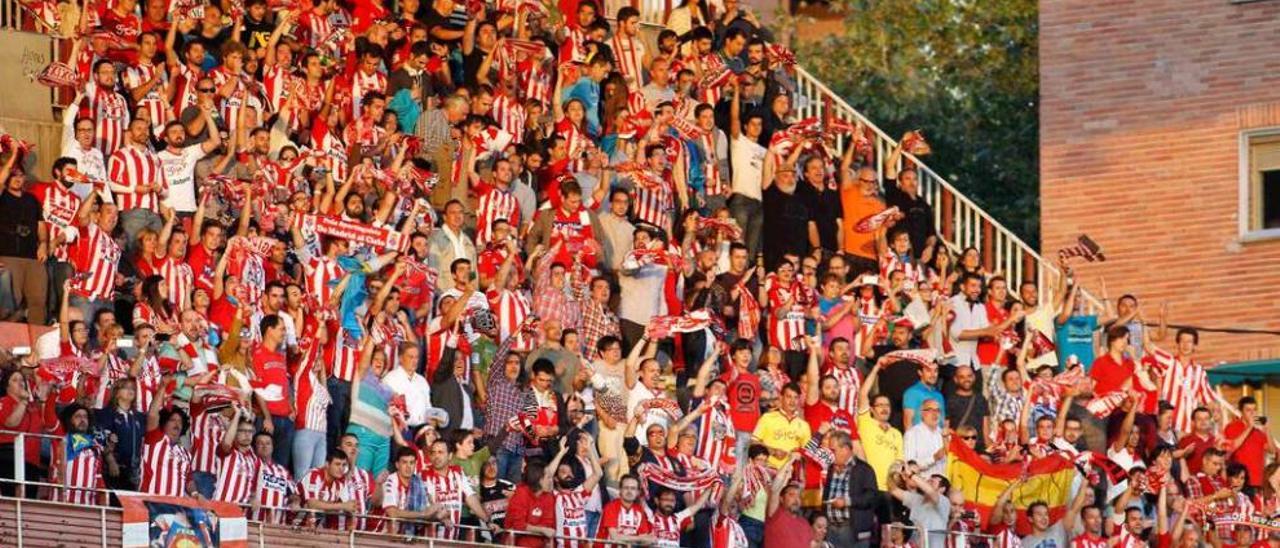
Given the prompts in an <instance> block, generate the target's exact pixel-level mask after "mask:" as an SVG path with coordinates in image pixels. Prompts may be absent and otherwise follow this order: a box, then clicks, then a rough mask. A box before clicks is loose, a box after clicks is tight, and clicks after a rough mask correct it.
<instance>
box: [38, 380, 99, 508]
mask: <svg viewBox="0 0 1280 548" xmlns="http://www.w3.org/2000/svg"><path fill="white" fill-rule="evenodd" d="M58 419H59V421H60V422H61V425H62V428H63V430H64V431H65V434H66V435H65V436H64V437H63V443H65V444H66V445H65V449H63V448H60V447H58V446H57V445H56V444H55V445H54V451H53V454H54V463H53V466H51V467H50V470H52V477H51V478H50V481H51V482H53V483H61V484H62V485H63V486H64V487H66V489H64V490H62V491H61V493H62V494H61V496H60V497H59V498H58V500H60V501H62V502H69V503H72V504H80V505H100V504H105V503H106V500H105V498H106V497H105V496H104V495H103V494H102V492H101V491H98V490H100V489H104V488H105V484H104V483H103V480H102V465H103V459H102V447H100V446H99V445H98V442H97V441H96V440H95V439H94V437H93V434H92V433H91V432H89V410H88V409H86V408H85V407H84V406H82V405H80V404H78V403H72V404H71V405H68V406H67V407H65V408H63V410H62V412H61V413H59V414H58Z"/></svg>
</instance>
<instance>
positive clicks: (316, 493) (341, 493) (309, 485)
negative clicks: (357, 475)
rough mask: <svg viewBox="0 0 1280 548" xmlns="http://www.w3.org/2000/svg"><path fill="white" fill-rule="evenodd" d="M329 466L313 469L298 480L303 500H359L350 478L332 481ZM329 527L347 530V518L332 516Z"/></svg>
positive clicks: (329, 519)
mask: <svg viewBox="0 0 1280 548" xmlns="http://www.w3.org/2000/svg"><path fill="white" fill-rule="evenodd" d="M327 469H328V466H319V467H316V468H312V469H311V471H309V472H307V474H306V475H305V476H303V477H302V478H301V479H299V480H298V490H299V491H301V492H302V499H303V500H316V501H322V502H350V501H354V500H357V498H356V494H355V491H354V490H353V489H352V487H353V486H352V484H351V482H350V481H348V478H341V479H336V480H335V479H331V478H330V477H329V474H328V472H327V471H326V470H327ZM327 521H328V524H327V525H328V526H330V527H336V528H339V529H345V528H346V527H347V525H346V524H347V516H330V517H329V518H328V520H327Z"/></svg>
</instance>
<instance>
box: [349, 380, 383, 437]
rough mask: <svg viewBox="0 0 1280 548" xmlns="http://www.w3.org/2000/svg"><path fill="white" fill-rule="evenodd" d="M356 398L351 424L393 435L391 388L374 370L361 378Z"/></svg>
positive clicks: (381, 433) (378, 432) (377, 432)
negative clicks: (383, 382)
mask: <svg viewBox="0 0 1280 548" xmlns="http://www.w3.org/2000/svg"><path fill="white" fill-rule="evenodd" d="M357 390H358V393H357V394H356V400H355V402H354V403H353V404H352V405H351V424H356V425H360V426H363V427H365V428H368V429H369V430H371V431H372V432H373V433H375V434H377V435H379V436H386V437H391V398H392V394H391V390H390V389H389V388H387V385H385V384H382V380H381V379H379V378H378V377H376V376H374V374H373V373H372V372H370V373H366V374H365V376H364V378H362V379H360V386H359V387H358V388H357Z"/></svg>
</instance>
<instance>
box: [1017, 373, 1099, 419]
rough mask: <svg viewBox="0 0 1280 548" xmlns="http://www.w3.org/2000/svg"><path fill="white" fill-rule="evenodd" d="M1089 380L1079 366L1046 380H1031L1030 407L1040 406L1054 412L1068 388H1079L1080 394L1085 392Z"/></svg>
mask: <svg viewBox="0 0 1280 548" xmlns="http://www.w3.org/2000/svg"><path fill="white" fill-rule="evenodd" d="M1089 380H1090V379H1089V377H1088V376H1087V375H1085V374H1084V368H1083V367H1080V366H1076V367H1072V368H1071V369H1069V370H1067V371H1066V372H1064V373H1059V374H1057V375H1054V376H1053V377H1051V378H1048V379H1041V378H1037V379H1035V380H1032V381H1031V405H1033V406H1042V407H1044V408H1046V409H1051V410H1055V411H1056V410H1057V409H1058V402H1059V401H1060V400H1061V399H1062V395H1063V394H1064V393H1066V390H1067V389H1068V388H1070V387H1072V386H1075V387H1078V388H1080V389H1081V391H1082V392H1084V391H1087V390H1088V384H1089Z"/></svg>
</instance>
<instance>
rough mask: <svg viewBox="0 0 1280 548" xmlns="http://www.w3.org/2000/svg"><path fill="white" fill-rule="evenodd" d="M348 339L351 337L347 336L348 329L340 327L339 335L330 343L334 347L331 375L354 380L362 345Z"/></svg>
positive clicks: (349, 380) (340, 378)
mask: <svg viewBox="0 0 1280 548" xmlns="http://www.w3.org/2000/svg"><path fill="white" fill-rule="evenodd" d="M348 339H350V337H348V336H347V331H346V330H345V329H342V328H339V329H338V333H337V335H336V336H335V337H334V338H333V341H331V342H330V343H329V344H330V347H331V348H332V349H333V350H332V355H333V359H332V360H331V361H330V363H331V364H332V367H331V368H330V369H329V375H331V376H333V377H337V378H338V379H339V380H343V381H347V382H352V381H354V380H355V378H356V368H357V367H358V366H359V365H360V347H359V344H358V343H356V342H355V341H353V340H348Z"/></svg>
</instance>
